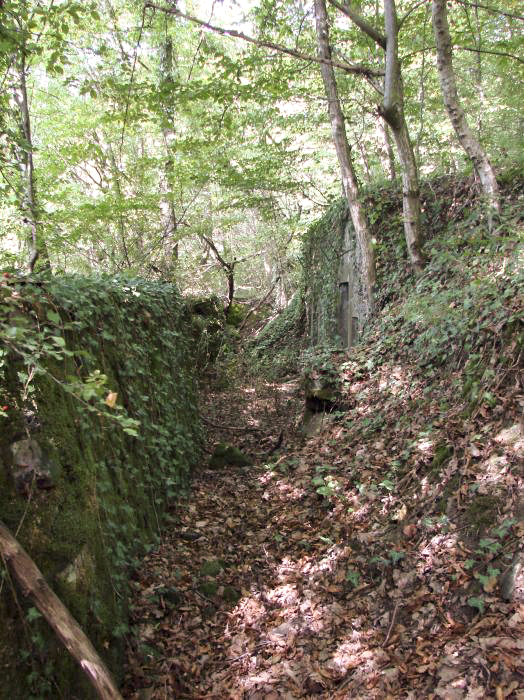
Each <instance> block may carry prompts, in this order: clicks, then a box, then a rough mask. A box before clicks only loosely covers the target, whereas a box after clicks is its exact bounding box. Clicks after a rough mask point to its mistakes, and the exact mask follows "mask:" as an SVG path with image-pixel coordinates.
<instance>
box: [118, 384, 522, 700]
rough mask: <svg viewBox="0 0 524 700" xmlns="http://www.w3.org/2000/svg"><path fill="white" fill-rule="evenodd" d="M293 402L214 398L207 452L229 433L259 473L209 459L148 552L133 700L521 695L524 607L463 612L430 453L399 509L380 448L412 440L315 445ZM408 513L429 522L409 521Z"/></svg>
mask: <svg viewBox="0 0 524 700" xmlns="http://www.w3.org/2000/svg"><path fill="white" fill-rule="evenodd" d="M374 381H375V380H374ZM383 381H384V378H383V377H382V378H381V377H379V376H377V378H376V383H375V384H373V385H372V384H371V383H370V384H369V406H370V407H371V406H372V405H373V401H375V402H376V403H375V405H376V406H377V407H378V406H380V407H381V408H382V407H384V395H383V391H382V390H380V391H378V389H379V388H380V386H381V382H383ZM375 389H377V391H376V393H373V392H374V391H375ZM391 401H393V402H394V401H397V398H396V397H395V396H393V397H392V398H391ZM300 410H301V398H300V391H299V387H298V382H296V381H295V382H289V383H287V384H281V385H277V384H275V385H269V384H264V383H259V384H258V385H257V386H243V387H236V388H235V389H234V390H229V391H225V392H221V393H215V394H213V395H211V396H209V397H208V403H207V404H206V406H205V407H204V408H203V415H204V416H205V418H206V421H207V422H208V425H209V449H211V446H212V445H213V444H216V443H217V442H218V441H224V440H225V441H228V442H230V443H233V444H235V445H237V446H238V447H239V448H240V449H242V450H244V451H245V452H246V453H248V454H250V455H251V456H252V457H254V458H255V460H256V466H254V467H244V468H224V469H221V470H211V469H209V468H207V466H206V465H203V467H202V469H201V470H200V471H199V473H198V474H196V476H195V478H194V480H193V484H192V490H191V495H190V497H189V500H187V501H180V502H179V503H178V505H177V508H176V511H174V512H173V513H172V521H173V523H172V524H173V527H172V529H171V531H170V533H169V535H168V536H166V537H165V538H164V540H163V542H162V544H161V545H160V546H159V547H158V548H157V549H155V550H154V551H152V552H151V553H150V554H149V555H148V556H147V557H146V558H145V559H144V561H143V564H142V567H141V569H140V572H139V574H138V578H137V580H136V581H134V582H133V586H134V592H135V594H134V601H133V619H132V624H133V627H134V630H133V632H134V634H133V636H132V640H133V641H132V642H131V643H130V649H129V655H128V667H127V675H126V684H125V690H124V694H125V697H127V698H129V699H133V700H160V699H162V700H167V699H171V698H176V699H189V698H198V699H202V700H203V699H204V698H209V699H211V698H213V699H216V700H221V699H227V698H231V699H234V700H236V699H240V698H242V699H245V700H247V699H249V700H278V699H280V698H284V699H289V700H291V699H294V698H317V697H319V698H329V699H330V700H331V699H333V700H340V699H342V698H348V699H350V698H358V699H359V700H367V699H370V700H371V699H375V698H376V699H379V698H380V699H382V698H388V699H393V698H403V699H404V698H407V699H411V700H416V699H418V698H431V699H433V698H434V699H436V698H444V697H445V698H450V699H451V700H459V699H460V698H466V697H467V698H484V697H493V698H497V700H498V699H499V698H516V700H522V699H523V698H524V695H523V694H522V693H521V692H520V691H519V688H523V687H524V675H522V669H523V666H524V665H523V662H522V657H523V654H524V647H523V646H522V643H521V641H519V639H520V631H519V630H522V629H523V619H524V608H522V609H519V608H518V606H517V607H515V606H514V605H511V604H507V603H504V602H503V601H500V600H497V599H495V598H492V599H491V600H492V601H493V602H492V603H491V612H490V614H489V615H484V616H481V615H478V616H476V615H475V611H474V610H473V609H472V608H471V607H470V606H469V607H468V606H467V605H465V604H464V603H465V600H466V597H467V595H468V594H464V588H463V586H464V580H465V578H467V576H468V575H467V572H466V571H465V568H464V567H465V565H464V562H463V561H462V560H463V559H464V560H466V559H467V558H468V557H470V556H471V555H470V554H469V553H468V552H467V550H466V549H464V548H462V549H461V548H460V547H462V545H459V547H457V546H456V536H455V534H454V531H453V529H452V528H451V529H449V528H448V529H446V528H443V527H442V526H441V525H440V524H439V522H438V521H437V518H436V516H434V515H433V511H432V510H431V509H432V508H434V501H435V498H434V497H433V496H432V495H431V494H429V495H428V496H427V502H425V501H424V498H421V492H420V487H419V483H418V479H417V476H416V473H417V469H419V468H420V465H421V464H423V461H419V462H414V465H415V466H414V467H413V469H412V470H411V471H409V472H407V476H406V477H405V478H403V479H402V480H401V482H400V487H399V498H400V499H403V500H397V501H395V500H393V497H392V496H391V495H389V490H388V485H387V484H386V485H385V486H383V485H382V484H381V485H380V489H381V491H377V488H376V487H375V486H373V484H376V483H377V482H378V481H379V479H380V478H382V479H384V477H383V476H382V477H381V476H380V473H381V472H380V469H381V468H380V466H377V465H375V466H374V467H369V468H368V467H367V465H368V462H369V459H370V458H369V454H370V452H372V451H373V450H374V451H375V460H378V458H377V455H379V454H384V455H385V454H386V453H388V459H390V458H391V456H392V455H394V454H397V453H398V454H401V450H402V449H404V448H405V442H403V440H405V439H406V437H405V436H402V437H400V435H399V431H398V429H397V428H396V427H392V428H391V430H392V431H393V432H391V434H390V442H389V443H388V432H387V431H388V427H387V426H384V428H383V431H382V433H383V439H382V440H378V439H377V437H376V435H373V434H372V433H371V434H370V435H369V436H368V438H364V436H363V435H362V433H359V434H358V435H356V436H352V434H351V430H350V429H348V428H347V423H346V427H344V425H342V424H337V422H336V421H335V422H333V423H331V424H330V426H329V427H328V428H327V429H326V430H324V431H323V432H322V434H321V435H320V436H319V437H317V438H311V439H309V440H307V441H306V440H304V439H303V438H300V437H299V436H297V434H296V432H295V425H296V420H297V417H298V415H299V413H300ZM392 411H393V415H398V413H397V412H396V411H395V409H394V406H393V404H392ZM422 419H423V417H421V420H422ZM414 420H415V418H413V421H414ZM219 425H221V426H225V429H220V428H216V427H214V426H219ZM392 426H393V423H392ZM415 429H416V426H411V428H410V430H415ZM366 439H367V442H366ZM410 439H411V438H410ZM384 440H385V441H386V442H384ZM394 440H396V441H397V444H393V441H394ZM280 443H282V444H280ZM355 454H356V455H360V457H361V458H362V460H363V461H362V468H359V470H358V474H356V473H352V472H351V470H350V468H349V466H348V465H349V460H350V457H351V459H353V457H354V455H355ZM413 459H414V460H424V459H426V458H425V457H423V456H422V457H417V456H416V455H415V456H414V457H413ZM417 464H419V466H418V467H417ZM410 469H411V467H410ZM332 478H333V479H335V481H331V479H332ZM336 479H338V482H337V481H336ZM364 486H365V489H364V488H363V487H364ZM381 492H382V493H381ZM337 494H338V495H337ZM422 495H423V494H422ZM403 503H404V504H405V503H408V504H409V503H414V504H416V507H417V509H418V512H419V521H420V522H422V520H423V519H424V518H425V522H426V525H425V526H424V527H426V530H423V528H422V526H421V525H417V526H416V527H415V526H414V525H409V524H408V525H407V526H406V525H405V523H406V522H408V523H409V522H410V521H409V519H408V520H406V517H408V518H409V516H406V506H405V505H403ZM428 514H429V515H428ZM426 516H428V517H426ZM428 518H429V519H428ZM399 520H400V521H401V523H402V522H403V523H404V525H402V524H399V522H397V521H399ZM419 521H417V522H419ZM429 521H431V524H429ZM519 610H520V612H519ZM521 681H523V683H521ZM497 688H499V689H500V690H497ZM463 691H464V692H463ZM518 693H520V694H518Z"/></svg>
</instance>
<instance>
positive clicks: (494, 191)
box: [432, 0, 500, 228]
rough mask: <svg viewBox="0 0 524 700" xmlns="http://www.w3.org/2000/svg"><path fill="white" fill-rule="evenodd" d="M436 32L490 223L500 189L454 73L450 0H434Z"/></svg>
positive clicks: (446, 87)
mask: <svg viewBox="0 0 524 700" xmlns="http://www.w3.org/2000/svg"><path fill="white" fill-rule="evenodd" d="M432 15H433V29H434V33H435V44H436V48H437V68H438V74H439V79H440V85H441V88H442V96H443V98H444V104H445V106H446V110H447V112H448V115H449V118H450V121H451V123H452V125H453V128H454V129H455V133H456V134H457V138H458V140H459V142H460V144H461V146H462V147H463V149H464V150H465V151H466V153H467V154H468V156H469V158H470V159H471V161H472V162H473V167H474V169H475V173H476V174H477V176H478V178H479V180H480V182H481V185H482V190H483V192H484V194H485V196H486V199H487V202H488V210H489V211H490V214H489V222H490V228H491V219H492V216H491V212H492V210H496V211H499V209H500V203H499V198H498V186H497V180H496V177H495V173H494V171H493V167H492V166H491V163H490V161H489V158H488V157H487V155H486V152H485V151H484V149H483V148H482V146H481V144H480V142H479V141H478V140H477V139H476V138H475V136H474V135H473V132H472V130H471V129H470V127H469V124H468V122H467V119H466V115H465V113H464V110H463V108H462V106H461V104H460V101H459V97H458V91H457V84H456V80H455V73H454V70H453V51H452V46H451V35H450V31H449V25H448V18H447V0H432Z"/></svg>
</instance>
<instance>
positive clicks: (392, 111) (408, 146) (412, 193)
mask: <svg viewBox="0 0 524 700" xmlns="http://www.w3.org/2000/svg"><path fill="white" fill-rule="evenodd" d="M384 25H385V30H386V75H385V79H384V100H383V105H382V110H381V112H382V116H383V117H384V119H385V121H386V122H387V123H388V124H389V126H390V127H391V131H392V132H393V138H394V139H395V143H396V146H397V150H398V156H399V160H400V164H401V166H402V202H403V210H404V233H405V236H406V243H407V246H408V254H409V259H410V261H411V264H412V265H413V267H414V269H415V270H417V271H420V270H422V268H423V267H424V262H425V261H424V255H423V253H422V246H423V243H424V236H423V233H422V219H421V213H420V190H419V182H418V167H417V161H416V159H415V154H414V152H413V145H412V143H411V139H410V138H409V131H408V127H407V124H406V117H405V115H404V94H403V88H402V76H401V73H400V61H399V58H398V22H397V13H396V8H395V0H384Z"/></svg>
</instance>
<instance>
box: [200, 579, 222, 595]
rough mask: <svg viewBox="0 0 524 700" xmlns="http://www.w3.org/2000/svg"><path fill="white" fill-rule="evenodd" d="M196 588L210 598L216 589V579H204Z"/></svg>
mask: <svg viewBox="0 0 524 700" xmlns="http://www.w3.org/2000/svg"><path fill="white" fill-rule="evenodd" d="M198 590H199V591H200V593H202V595H205V596H208V597H209V598H212V597H213V596H214V595H216V592H217V591H218V583H217V582H216V581H204V582H203V583H201V584H200V585H199V587H198Z"/></svg>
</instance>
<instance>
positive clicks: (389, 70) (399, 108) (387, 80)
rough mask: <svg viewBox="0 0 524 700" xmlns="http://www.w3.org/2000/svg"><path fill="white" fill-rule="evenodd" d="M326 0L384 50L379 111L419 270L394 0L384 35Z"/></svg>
mask: <svg viewBox="0 0 524 700" xmlns="http://www.w3.org/2000/svg"><path fill="white" fill-rule="evenodd" d="M329 1H330V3H331V4H332V5H334V6H335V7H336V8H338V9H339V10H340V11H341V12H343V13H344V14H345V15H347V16H348V17H349V19H350V20H351V21H352V22H354V23H355V24H356V25H357V27H359V29H361V30H362V31H363V32H364V33H365V34H367V35H368V36H369V37H370V38H371V39H373V41H375V43H376V44H378V46H380V47H381V48H382V49H383V50H385V52H386V72H385V76H384V98H383V101H382V105H381V106H380V107H379V114H380V115H381V116H382V117H383V118H384V121H385V122H386V123H387V124H388V125H389V126H390V127H391V131H392V132H393V138H394V139H395V143H396V145H397V150H398V156H399V160H400V165H401V169H402V192H403V197H402V203H403V210H404V235H405V237H406V243H407V246H408V255H409V259H410V262H411V264H412V266H413V268H414V269H415V270H417V271H420V270H422V268H423V267H424V262H425V259H424V254H423V252H422V246H423V243H424V236H423V233H422V220H421V214H420V192H419V184H418V168H417V161H416V159H415V154H414V152H413V146H412V143H411V139H410V137H409V131H408V127H407V124H406V118H405V115H404V93H403V89H402V76H401V72H400V61H399V58H398V22H397V12H396V8H395V0H384V27H385V35H382V34H380V32H378V31H377V30H376V29H375V28H374V27H372V26H371V25H370V24H369V23H368V22H367V21H366V20H365V19H363V18H362V17H361V16H360V15H359V14H358V13H357V12H356V11H355V10H354V9H353V8H352V7H351V5H350V3H349V2H346V1H345V0H342V1H339V0H329Z"/></svg>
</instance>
